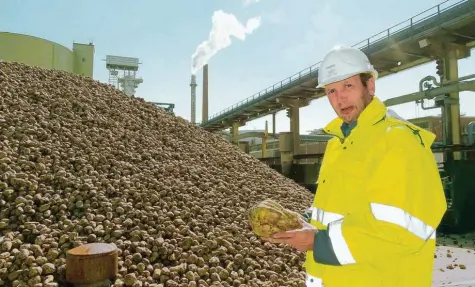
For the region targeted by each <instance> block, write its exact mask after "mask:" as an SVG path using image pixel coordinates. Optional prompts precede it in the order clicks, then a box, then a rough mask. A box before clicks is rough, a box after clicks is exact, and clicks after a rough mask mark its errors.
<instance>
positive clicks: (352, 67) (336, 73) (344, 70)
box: [317, 47, 378, 88]
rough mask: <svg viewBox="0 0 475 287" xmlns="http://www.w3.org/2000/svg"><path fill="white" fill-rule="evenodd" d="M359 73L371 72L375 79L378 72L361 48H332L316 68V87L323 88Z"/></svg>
mask: <svg viewBox="0 0 475 287" xmlns="http://www.w3.org/2000/svg"><path fill="white" fill-rule="evenodd" d="M360 73H371V74H372V75H373V78H374V79H375V80H376V79H377V78H378V72H377V71H376V70H375V69H374V67H373V65H371V63H370V62H369V59H368V57H367V56H366V55H365V53H363V52H362V51H361V50H359V49H356V48H352V47H336V48H333V49H332V50H331V51H330V52H329V53H328V54H327V55H326V56H325V58H324V59H323V61H322V63H321V64H320V67H319V68H318V86H317V88H324V87H325V86H326V85H328V84H331V83H335V82H338V81H341V80H344V79H347V78H349V77H352V76H354V75H358V74H360Z"/></svg>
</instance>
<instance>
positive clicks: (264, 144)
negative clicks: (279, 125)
mask: <svg viewBox="0 0 475 287" xmlns="http://www.w3.org/2000/svg"><path fill="white" fill-rule="evenodd" d="M267 135H268V132H267V121H266V126H265V129H264V136H263V137H262V143H261V151H262V158H266V157H267Z"/></svg>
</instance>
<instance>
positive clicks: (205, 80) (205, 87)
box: [201, 64, 208, 123]
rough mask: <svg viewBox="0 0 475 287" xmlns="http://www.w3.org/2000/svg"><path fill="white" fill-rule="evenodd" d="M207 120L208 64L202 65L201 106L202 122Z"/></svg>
mask: <svg viewBox="0 0 475 287" xmlns="http://www.w3.org/2000/svg"><path fill="white" fill-rule="evenodd" d="M207 120H208V64H206V65H204V67H203V107H202V120H201V122H202V123H204V122H206V121H207Z"/></svg>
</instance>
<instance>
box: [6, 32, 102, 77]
mask: <svg viewBox="0 0 475 287" xmlns="http://www.w3.org/2000/svg"><path fill="white" fill-rule="evenodd" d="M0 60H4V61H8V62H20V63H23V64H26V65H30V66H36V67H41V68H46V69H57V70H62V71H66V72H70V73H76V74H79V75H83V76H87V77H91V78H92V77H93V66H94V45H92V43H90V44H79V43H73V49H72V50H70V49H68V48H66V47H64V46H62V45H60V44H57V43H54V42H51V41H48V40H45V39H42V38H38V37H33V36H29V35H23V34H16V33H9V32H0Z"/></svg>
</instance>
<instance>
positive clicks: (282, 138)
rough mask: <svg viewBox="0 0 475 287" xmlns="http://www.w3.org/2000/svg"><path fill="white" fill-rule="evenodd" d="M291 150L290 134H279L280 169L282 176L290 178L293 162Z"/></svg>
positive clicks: (291, 138)
mask: <svg viewBox="0 0 475 287" xmlns="http://www.w3.org/2000/svg"><path fill="white" fill-rule="evenodd" d="M293 149H294V147H293V136H292V132H283V133H279V150H280V165H281V167H282V174H283V175H284V176H286V177H290V173H291V171H292V164H293V161H294V154H293Z"/></svg>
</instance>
